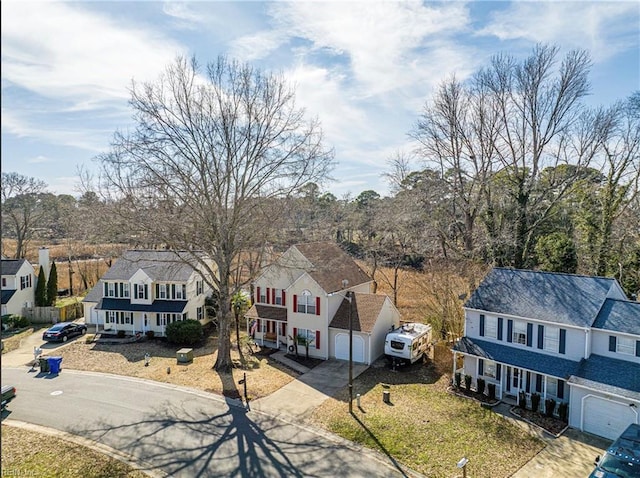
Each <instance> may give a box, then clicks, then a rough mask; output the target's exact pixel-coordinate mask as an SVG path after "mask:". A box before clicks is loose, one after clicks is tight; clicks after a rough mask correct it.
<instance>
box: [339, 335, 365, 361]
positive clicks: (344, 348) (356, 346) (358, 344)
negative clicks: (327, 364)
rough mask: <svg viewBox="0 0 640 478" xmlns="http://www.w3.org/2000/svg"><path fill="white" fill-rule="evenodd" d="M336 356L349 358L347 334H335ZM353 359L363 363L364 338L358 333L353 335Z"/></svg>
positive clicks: (344, 358) (343, 358)
mask: <svg viewBox="0 0 640 478" xmlns="http://www.w3.org/2000/svg"><path fill="white" fill-rule="evenodd" d="M336 358H337V359H340V360H349V334H338V335H336ZM353 361H354V362H358V363H364V339H363V338H362V337H360V336H359V335H354V336H353Z"/></svg>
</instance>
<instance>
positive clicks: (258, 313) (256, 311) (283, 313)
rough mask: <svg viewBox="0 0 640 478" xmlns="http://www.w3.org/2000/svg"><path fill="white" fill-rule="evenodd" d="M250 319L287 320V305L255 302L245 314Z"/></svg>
mask: <svg viewBox="0 0 640 478" xmlns="http://www.w3.org/2000/svg"><path fill="white" fill-rule="evenodd" d="M244 316H245V317H247V318H249V319H267V320H279V321H281V322H286V321H287V309H286V308H285V307H275V306H271V305H265V304H253V305H252V306H251V308H250V309H249V310H247V312H246V313H245V314H244Z"/></svg>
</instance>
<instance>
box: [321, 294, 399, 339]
mask: <svg viewBox="0 0 640 478" xmlns="http://www.w3.org/2000/svg"><path fill="white" fill-rule="evenodd" d="M385 300H387V296H386V295H381V294H380V295H378V294H358V293H355V294H353V304H350V303H349V300H348V299H346V298H345V299H343V300H342V303H341V304H340V306H339V307H338V310H337V311H336V314H335V315H334V316H333V319H332V320H331V323H330V324H329V327H332V328H334V329H345V330H349V306H350V305H353V308H352V309H351V314H352V315H351V321H352V325H353V330H354V331H358V332H366V333H371V332H372V331H373V327H374V326H375V325H376V321H377V320H378V317H379V316H380V312H381V311H382V306H383V305H384V302H385Z"/></svg>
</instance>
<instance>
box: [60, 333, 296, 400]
mask: <svg viewBox="0 0 640 478" xmlns="http://www.w3.org/2000/svg"><path fill="white" fill-rule="evenodd" d="M216 343H217V337H209V338H208V339H207V340H206V343H205V344H204V345H202V346H200V347H194V348H193V355H194V357H193V362H192V363H190V364H187V365H182V364H180V365H178V364H177V360H176V351H177V350H179V349H180V348H182V347H180V346H176V345H171V344H168V343H166V342H164V341H162V340H160V339H154V340H145V341H143V342H138V343H130V344H117V345H106V344H101V343H95V342H93V343H85V341H84V340H83V339H82V338H80V339H78V340H76V341H75V342H73V343H72V344H70V345H68V346H66V347H63V348H62V349H61V350H60V351H59V352H56V353H58V354H59V355H60V356H61V357H62V368H63V369H65V368H67V369H74V370H86V371H92V372H103V373H113V374H117V375H126V376H130V377H138V378H144V379H147V380H155V381H158V382H165V383H171V384H174V385H181V386H185V387H191V388H195V389H199V390H204V391H207V392H211V393H215V394H218V395H224V396H226V397H229V398H240V396H241V393H242V392H243V388H242V386H241V385H238V381H239V380H240V379H242V378H243V374H244V373H246V374H247V385H248V386H247V394H248V396H249V399H250V400H255V399H257V398H260V397H264V396H267V395H269V394H271V393H273V392H274V391H275V390H277V389H279V388H280V387H282V386H283V385H285V384H287V383H289V382H290V381H291V380H293V379H294V378H296V377H297V376H298V375H299V374H298V373H297V372H295V371H294V370H291V369H289V368H288V367H286V366H284V365H282V364H281V363H279V362H276V361H275V360H273V359H272V358H270V357H269V353H270V352H269V350H268V349H265V350H259V347H258V346H255V347H254V350H256V353H255V354H254V355H253V356H251V357H249V356H248V354H247V353H246V352H245V358H248V359H249V360H247V362H248V367H247V368H246V369H243V368H239V367H238V368H235V369H234V370H233V373H232V374H231V375H222V374H219V373H217V372H216V371H215V370H213V364H214V363H215V360H216V353H217V352H216ZM146 353H148V354H149V355H150V356H151V360H150V362H149V366H148V367H145V365H144V356H145V354H146ZM231 357H232V359H233V360H234V362H236V363H238V364H239V363H240V361H239V355H238V352H237V349H236V348H235V347H234V348H233V349H232V353H231Z"/></svg>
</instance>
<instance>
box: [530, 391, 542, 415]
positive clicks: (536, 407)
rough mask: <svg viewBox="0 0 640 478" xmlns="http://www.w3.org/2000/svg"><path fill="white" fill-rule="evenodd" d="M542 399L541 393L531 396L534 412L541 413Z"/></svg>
mask: <svg viewBox="0 0 640 478" xmlns="http://www.w3.org/2000/svg"><path fill="white" fill-rule="evenodd" d="M540 398H541V397H540V394H539V393H532V394H531V410H533V411H534V412H539V411H540Z"/></svg>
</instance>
